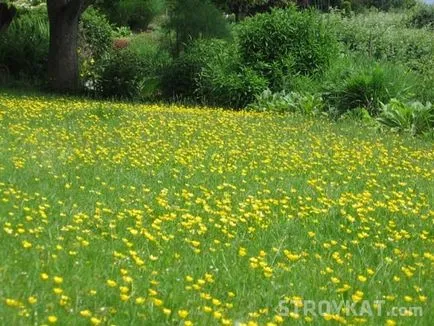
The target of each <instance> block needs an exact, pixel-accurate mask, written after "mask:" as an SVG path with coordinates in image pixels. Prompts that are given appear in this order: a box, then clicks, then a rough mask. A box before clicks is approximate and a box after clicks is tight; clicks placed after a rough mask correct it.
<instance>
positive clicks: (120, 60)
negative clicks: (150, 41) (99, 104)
mask: <svg viewBox="0 0 434 326" xmlns="http://www.w3.org/2000/svg"><path fill="white" fill-rule="evenodd" d="M142 85H143V65H142V61H141V60H140V57H139V56H138V55H137V54H136V53H134V52H132V51H130V50H128V49H123V50H119V51H112V52H110V53H109V54H107V55H106V56H105V57H104V58H103V60H102V62H101V64H100V66H99V73H98V77H97V79H96V80H95V85H92V86H93V87H95V91H96V92H97V94H98V95H101V96H103V97H109V98H130V99H138V98H140V97H141V94H142Z"/></svg>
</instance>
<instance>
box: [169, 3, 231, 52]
mask: <svg viewBox="0 0 434 326" xmlns="http://www.w3.org/2000/svg"><path fill="white" fill-rule="evenodd" d="M166 27H167V28H168V29H170V30H173V31H174V33H175V48H174V52H175V54H179V53H181V52H182V50H183V49H184V47H185V45H187V44H188V43H191V42H192V41H193V40H196V39H198V38H223V37H226V36H228V35H229V29H228V26H227V23H226V21H225V20H224V18H223V13H222V12H220V11H219V10H218V9H217V8H216V7H215V6H214V4H213V3H212V2H211V1H209V0H182V1H181V0H176V1H174V5H173V6H172V8H171V10H170V11H169V22H168V24H167V26H166Z"/></svg>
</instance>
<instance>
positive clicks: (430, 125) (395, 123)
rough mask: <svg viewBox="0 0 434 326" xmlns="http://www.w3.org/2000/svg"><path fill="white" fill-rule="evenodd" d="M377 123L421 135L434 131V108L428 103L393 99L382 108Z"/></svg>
mask: <svg viewBox="0 0 434 326" xmlns="http://www.w3.org/2000/svg"><path fill="white" fill-rule="evenodd" d="M377 121H378V122H379V123H380V124H382V125H384V126H386V127H389V128H391V129H393V130H396V131H408V132H411V134H412V135H419V134H423V133H428V132H432V131H434V106H432V104H431V103H429V102H427V103H426V104H425V105H424V104H422V103H420V102H411V103H407V104H405V103H403V102H400V101H398V100H396V99H393V100H391V101H390V103H388V104H383V105H382V107H381V113H380V116H379V117H378V118H377Z"/></svg>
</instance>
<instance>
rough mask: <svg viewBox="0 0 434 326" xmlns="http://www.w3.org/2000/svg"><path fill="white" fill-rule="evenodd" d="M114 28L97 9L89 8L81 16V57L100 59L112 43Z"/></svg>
mask: <svg viewBox="0 0 434 326" xmlns="http://www.w3.org/2000/svg"><path fill="white" fill-rule="evenodd" d="M112 33H113V29H112V26H111V25H110V23H109V21H108V20H107V18H106V17H105V16H104V15H103V14H102V13H100V12H99V11H98V10H97V9H95V8H93V7H90V8H88V9H87V10H86V11H85V12H84V13H83V15H82V16H81V18H80V25H79V51H80V55H81V57H84V58H93V59H95V60H96V59H99V58H100V57H101V56H102V55H103V54H104V53H105V52H107V51H108V50H109V49H110V47H111V44H112Z"/></svg>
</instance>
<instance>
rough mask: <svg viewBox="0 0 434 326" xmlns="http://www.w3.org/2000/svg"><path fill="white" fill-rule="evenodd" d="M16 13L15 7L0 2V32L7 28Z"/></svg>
mask: <svg viewBox="0 0 434 326" xmlns="http://www.w3.org/2000/svg"><path fill="white" fill-rule="evenodd" d="M16 13H17V10H16V9H15V7H9V6H8V5H7V4H6V3H3V2H0V33H1V32H3V31H5V30H6V29H7V28H8V26H9V25H10V23H11V22H12V20H13V19H14V16H15V14H16Z"/></svg>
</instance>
